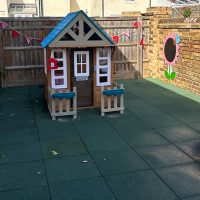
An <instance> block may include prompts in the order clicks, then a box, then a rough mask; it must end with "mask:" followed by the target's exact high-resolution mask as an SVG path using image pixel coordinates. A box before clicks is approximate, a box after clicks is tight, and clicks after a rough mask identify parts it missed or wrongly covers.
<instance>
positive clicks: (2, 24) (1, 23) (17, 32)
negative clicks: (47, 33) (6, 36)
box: [0, 21, 43, 45]
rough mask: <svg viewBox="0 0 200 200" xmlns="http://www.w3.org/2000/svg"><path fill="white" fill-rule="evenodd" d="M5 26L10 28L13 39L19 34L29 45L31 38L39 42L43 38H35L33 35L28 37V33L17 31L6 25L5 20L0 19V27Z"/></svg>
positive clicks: (4, 27)
mask: <svg viewBox="0 0 200 200" xmlns="http://www.w3.org/2000/svg"><path fill="white" fill-rule="evenodd" d="M6 28H10V29H11V30H12V38H13V39H15V38H17V37H19V36H23V37H25V39H26V42H27V44H28V45H30V43H31V41H32V40H37V41H39V42H41V41H42V40H43V38H35V37H30V36H28V35H25V34H23V33H21V32H19V31H17V30H16V29H14V28H13V27H11V26H10V25H8V24H7V23H6V22H3V21H0V29H6Z"/></svg>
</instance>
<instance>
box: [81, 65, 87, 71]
mask: <svg viewBox="0 0 200 200" xmlns="http://www.w3.org/2000/svg"><path fill="white" fill-rule="evenodd" d="M82 73H86V64H82Z"/></svg>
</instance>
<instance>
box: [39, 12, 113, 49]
mask: <svg viewBox="0 0 200 200" xmlns="http://www.w3.org/2000/svg"><path fill="white" fill-rule="evenodd" d="M80 13H82V14H83V15H84V16H85V17H86V18H87V19H88V20H89V21H90V22H91V23H92V24H93V25H94V26H95V27H96V28H97V29H98V31H99V32H100V33H102V34H103V35H104V37H105V38H106V39H107V40H108V41H109V43H110V44H111V45H115V43H114V41H113V40H112V39H111V38H110V36H109V35H108V34H107V33H106V32H105V31H104V30H102V29H101V28H100V27H98V26H97V24H96V23H95V22H94V21H93V20H92V19H91V18H90V17H88V16H87V15H86V14H85V13H84V12H83V11H82V10H80V11H77V12H71V13H69V14H68V15H67V16H65V17H64V18H63V19H62V20H61V21H60V22H59V23H58V25H57V26H55V27H54V29H53V30H52V31H51V32H50V33H49V34H48V35H47V36H46V37H45V38H44V40H43V41H42V42H41V43H40V44H41V46H42V47H43V48H46V47H47V46H48V45H49V44H50V43H51V42H53V41H54V40H55V39H56V37H57V36H58V35H59V34H60V33H61V32H62V31H63V30H64V29H65V28H67V26H68V25H69V24H70V23H71V22H72V21H73V20H74V19H75V18H76V17H77V16H78V15H79V14H80Z"/></svg>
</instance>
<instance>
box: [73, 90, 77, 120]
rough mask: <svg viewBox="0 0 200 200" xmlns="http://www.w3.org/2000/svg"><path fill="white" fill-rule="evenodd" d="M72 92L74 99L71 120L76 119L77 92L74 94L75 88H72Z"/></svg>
mask: <svg viewBox="0 0 200 200" xmlns="http://www.w3.org/2000/svg"><path fill="white" fill-rule="evenodd" d="M73 92H75V97H74V98H73V112H74V115H73V118H74V119H76V118H77V92H76V87H73Z"/></svg>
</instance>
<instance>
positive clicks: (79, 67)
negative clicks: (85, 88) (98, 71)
mask: <svg viewBox="0 0 200 200" xmlns="http://www.w3.org/2000/svg"><path fill="white" fill-rule="evenodd" d="M77 73H81V64H78V65H77Z"/></svg>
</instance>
